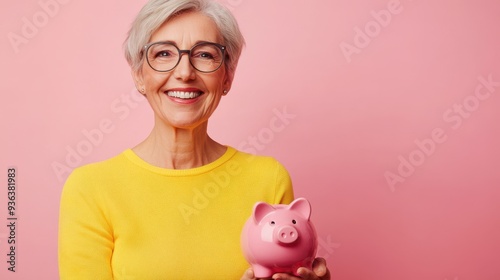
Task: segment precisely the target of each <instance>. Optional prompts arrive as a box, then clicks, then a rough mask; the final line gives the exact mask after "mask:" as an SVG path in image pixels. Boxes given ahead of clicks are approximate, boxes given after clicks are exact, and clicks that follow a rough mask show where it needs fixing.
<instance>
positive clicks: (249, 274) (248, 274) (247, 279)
mask: <svg viewBox="0 0 500 280" xmlns="http://www.w3.org/2000/svg"><path fill="white" fill-rule="evenodd" d="M252 279H255V276H254V274H253V270H252V269H251V268H249V269H247V270H246V271H245V273H243V276H242V277H241V280H252Z"/></svg>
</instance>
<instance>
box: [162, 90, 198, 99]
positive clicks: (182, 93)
mask: <svg viewBox="0 0 500 280" xmlns="http://www.w3.org/2000/svg"><path fill="white" fill-rule="evenodd" d="M200 94H201V93H200V92H187V91H168V92H167V95H168V96H170V97H176V98H182V99H191V98H196V97H198V96H200Z"/></svg>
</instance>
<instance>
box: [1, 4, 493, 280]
mask: <svg viewBox="0 0 500 280" xmlns="http://www.w3.org/2000/svg"><path fill="white" fill-rule="evenodd" d="M57 1H58V2H56V0H25V1H2V2H1V3H0V16H1V19H2V25H1V26H0V34H1V35H2V39H1V40H0V49H1V51H0V56H1V61H2V67H1V70H0V71H1V81H2V82H1V83H0V91H1V92H2V94H1V95H0V99H1V100H0V106H1V110H0V112H1V113H2V116H3V117H2V118H1V120H0V122H1V129H2V134H1V135H2V140H1V141H2V145H1V146H0V152H1V154H0V155H1V156H0V162H1V164H0V167H1V170H0V181H1V182H3V183H2V185H3V187H2V188H1V189H2V191H1V192H0V194H1V195H0V206H1V207H0V220H1V222H0V253H1V256H0V278H1V279H57V251H56V250H57V219H58V204H59V196H60V192H61V188H62V185H63V182H64V179H65V177H66V176H67V171H69V170H71V169H72V168H73V167H74V166H76V165H81V164H85V163H89V162H93V161H97V160H102V159H105V158H108V157H110V156H113V155H115V154H117V153H119V152H121V151H122V150H124V149H125V148H127V147H130V146H133V145H134V144H135V143H137V142H138V141H140V140H141V139H142V138H144V137H145V136H146V134H147V133H148V131H149V130H150V129H151V124H152V119H151V116H152V113H151V110H150V109H149V107H148V105H147V103H146V102H145V101H143V100H142V98H141V97H140V96H139V95H138V94H137V93H136V92H133V91H132V90H133V83H132V80H131V78H130V75H129V69H128V66H127V64H126V62H125V60H124V58H123V56H122V51H121V43H122V41H123V39H124V37H125V35H124V34H125V32H126V31H127V29H128V25H129V23H130V22H131V20H132V18H133V16H134V15H135V14H136V13H137V11H138V10H139V8H140V7H141V6H142V4H143V3H144V0H140V1H135V3H131V2H133V1H127V4H124V3H125V2H123V1H118V0H108V1H77V0H64V1H63V0H57ZM221 1H222V2H224V3H225V4H227V6H229V7H230V8H231V9H232V10H233V11H234V13H235V15H236V17H237V18H238V20H239V22H240V25H241V28H242V30H243V32H244V35H245V37H246V40H247V47H246V49H245V50H244V53H243V56H242V58H241V62H240V66H239V70H238V72H237V77H236V80H235V83H234V85H233V89H232V91H231V92H230V94H229V95H228V96H227V97H225V98H224V99H223V101H222V103H221V105H220V107H219V109H218V111H217V112H216V114H215V116H214V117H213V120H212V122H211V127H210V132H211V134H212V135H213V136H214V137H215V138H217V139H218V140H220V141H221V142H223V143H226V144H229V145H232V146H235V147H239V148H241V149H244V150H247V151H254V152H257V153H259V154H267V155H272V156H275V157H276V158H278V159H279V160H280V161H282V162H283V164H284V165H285V166H286V167H287V168H288V169H289V171H290V173H291V176H292V179H293V181H294V185H295V188H296V194H297V196H304V197H307V198H309V199H310V200H311V202H312V203H313V207H314V208H313V218H314V221H315V223H316V226H317V229H318V234H319V238H320V250H319V253H320V255H322V256H324V257H326V258H327V261H328V262H329V266H330V269H331V270H332V274H333V279H336V280H343V279H345V280H351V279H354V280H364V279H366V280H392V279H394V280H396V279H405V280H412V279H415V280H417V279H418V280H421V279H426V280H431V279H436V280H445V279H447V280H468V279H481V280H494V279H495V280H496V279H500V267H499V266H498V261H499V259H500V238H499V237H500V219H499V216H500V203H499V202H500V189H499V187H500V172H499V171H498V167H499V164H498V158H499V157H500V148H499V145H498V143H500V126H499V125H498V122H499V121H500V110H499V105H500V64H499V62H500V52H499V51H498V50H499V49H500V39H499V38H500V37H499V33H498V27H499V26H500V17H499V16H498V15H499V14H500V4H499V3H500V2H498V1H494V0H480V1H464V0H461V1H451V0H443V1H423V0H413V1H410V0H401V1H397V0H376V1H352V0H350V1H348V0H340V1H319V0H316V1H285V0H279V1H278V0H276V1H264V0H258V1H256V0H252V1H250V0H221ZM368 2H369V3H368ZM43 3H51V4H47V5H44V4H43ZM98 3H99V4H98ZM44 7H45V8H44ZM28 22H29V23H28ZM31 24H33V26H31ZM11 41H12V42H11ZM98 131H99V132H98ZM85 134H91V135H93V137H95V138H94V139H93V143H92V142H90V141H88V140H87V136H85ZM71 151H77V152H76V153H78V155H76V154H74V153H75V152H71ZM54 165H59V167H61V166H63V165H64V166H65V167H64V168H66V170H64V169H62V171H61V172H59V174H58V173H57V172H55V171H54ZM9 166H16V167H17V168H18V170H17V179H18V185H17V192H18V196H17V209H16V213H15V214H16V217H17V218H18V220H17V235H16V238H17V241H18V247H17V252H16V253H17V259H16V260H17V263H16V269H17V272H16V273H10V272H8V271H7V267H8V264H7V263H6V259H7V256H6V254H7V253H8V252H7V251H6V250H7V248H8V244H7V242H6V238H7V237H8V236H9V235H10V234H9V232H8V228H7V227H6V226H5V225H4V224H8V223H7V215H8V213H7V206H6V205H7V191H6V183H5V182H7V167H9ZM387 178H389V180H387ZM41 276H43V277H41Z"/></svg>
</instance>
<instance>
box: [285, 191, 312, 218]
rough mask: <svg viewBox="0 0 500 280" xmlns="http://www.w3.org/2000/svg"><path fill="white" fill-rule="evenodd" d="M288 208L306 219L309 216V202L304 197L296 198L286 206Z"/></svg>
mask: <svg viewBox="0 0 500 280" xmlns="http://www.w3.org/2000/svg"><path fill="white" fill-rule="evenodd" d="M288 209H290V210H292V211H295V212H297V213H299V214H300V215H301V216H302V217H304V218H305V219H306V220H309V218H310V217H311V204H310V203H309V201H307V199H305V198H302V197H301V198H297V199H296V200H294V201H293V202H292V203H290V205H289V206H288Z"/></svg>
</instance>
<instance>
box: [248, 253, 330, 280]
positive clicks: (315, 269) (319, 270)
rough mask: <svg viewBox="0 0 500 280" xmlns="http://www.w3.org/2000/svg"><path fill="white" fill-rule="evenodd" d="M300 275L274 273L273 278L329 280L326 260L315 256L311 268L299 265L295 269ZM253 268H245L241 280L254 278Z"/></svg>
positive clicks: (281, 279) (276, 279)
mask: <svg viewBox="0 0 500 280" xmlns="http://www.w3.org/2000/svg"><path fill="white" fill-rule="evenodd" d="M297 273H298V274H299V275H300V277H297V276H294V275H290V274H287V273H276V274H274V275H273V279H275V280H300V279H305V280H330V271H329V270H328V268H327V267H326V261H325V259H323V258H316V259H315V260H314V262H313V265H312V270H309V269H307V268H305V267H301V268H299V269H298V270H297ZM256 279H257V278H255V276H254V274H253V270H252V269H251V268H249V269H247V270H246V271H245V273H244V274H243V276H242V277H241V280H256Z"/></svg>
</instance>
